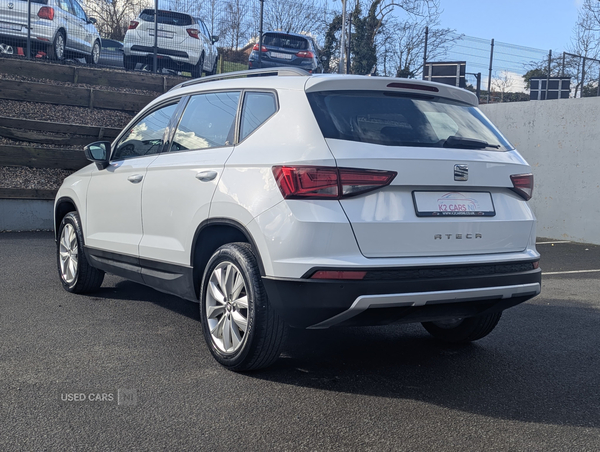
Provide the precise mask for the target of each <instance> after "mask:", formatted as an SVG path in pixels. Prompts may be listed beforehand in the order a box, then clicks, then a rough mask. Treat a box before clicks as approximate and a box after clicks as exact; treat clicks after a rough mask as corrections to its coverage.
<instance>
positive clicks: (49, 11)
mask: <svg viewBox="0 0 600 452" xmlns="http://www.w3.org/2000/svg"><path fill="white" fill-rule="evenodd" d="M37 15H38V17H39V18H40V19H48V20H54V8H51V7H50V6H42V7H41V8H40V10H39V11H38V13H37Z"/></svg>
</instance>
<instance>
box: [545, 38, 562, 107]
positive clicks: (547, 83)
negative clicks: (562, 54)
mask: <svg viewBox="0 0 600 452" xmlns="http://www.w3.org/2000/svg"><path fill="white" fill-rule="evenodd" d="M551 69H552V49H550V50H549V51H548V74H547V76H546V98H545V99H544V100H548V88H549V85H550V70H551ZM559 91H560V89H559Z"/></svg>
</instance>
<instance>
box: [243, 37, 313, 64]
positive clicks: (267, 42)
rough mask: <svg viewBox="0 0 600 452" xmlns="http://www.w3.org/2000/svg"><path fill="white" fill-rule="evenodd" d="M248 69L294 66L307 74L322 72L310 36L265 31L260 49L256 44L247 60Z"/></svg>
mask: <svg viewBox="0 0 600 452" xmlns="http://www.w3.org/2000/svg"><path fill="white" fill-rule="evenodd" d="M248 66H249V68H250V69H258V68H269V67H278V66H294V67H298V68H300V69H305V70H307V71H308V72H311V73H315V72H323V63H322V62H321V55H320V52H319V49H318V47H317V45H316V43H315V41H314V40H313V39H312V38H311V37H310V36H305V35H300V34H296V33H283V32H279V31H267V32H266V33H264V34H263V39H262V49H261V51H260V61H259V46H258V44H256V45H255V46H254V48H253V49H252V53H251V54H250V58H249V59H248Z"/></svg>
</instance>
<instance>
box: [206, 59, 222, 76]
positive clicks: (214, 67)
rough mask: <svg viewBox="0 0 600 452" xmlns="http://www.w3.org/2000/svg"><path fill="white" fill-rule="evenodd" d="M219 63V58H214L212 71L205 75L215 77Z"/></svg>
mask: <svg viewBox="0 0 600 452" xmlns="http://www.w3.org/2000/svg"><path fill="white" fill-rule="evenodd" d="M218 63H219V57H218V56H217V57H215V62H214V64H213V66H212V69H211V71H210V72H207V73H206V75H216V74H217V65H218Z"/></svg>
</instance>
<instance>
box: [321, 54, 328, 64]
mask: <svg viewBox="0 0 600 452" xmlns="http://www.w3.org/2000/svg"><path fill="white" fill-rule="evenodd" d="M321 61H322V62H323V63H324V62H325V61H327V57H326V56H325V55H323V56H321Z"/></svg>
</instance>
